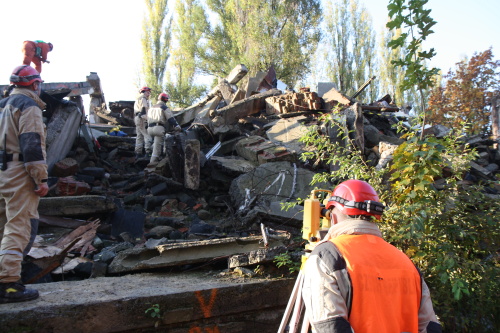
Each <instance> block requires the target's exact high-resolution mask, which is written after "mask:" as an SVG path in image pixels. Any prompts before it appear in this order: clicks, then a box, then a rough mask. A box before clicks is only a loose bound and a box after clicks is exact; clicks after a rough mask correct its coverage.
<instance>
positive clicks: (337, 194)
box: [302, 180, 441, 333]
mask: <svg viewBox="0 0 500 333" xmlns="http://www.w3.org/2000/svg"><path fill="white" fill-rule="evenodd" d="M326 209H332V210H331V212H330V218H331V225H332V226H331V228H330V229H329V231H328V234H327V235H326V237H325V238H324V239H323V241H322V242H320V243H318V245H316V247H315V248H314V250H313V251H312V252H311V254H310V256H309V258H308V259H307V261H306V262H305V265H304V269H303V273H304V282H303V286H302V287H303V289H302V297H303V300H304V303H305V306H306V315H307V316H308V319H309V322H310V323H311V326H312V328H313V332H316V333H326V332H328V333H331V332H346V333H347V332H349V333H350V332H353V331H354V332H363V333H371V332H377V333H380V332H382V333H385V332H387V333H392V332H412V333H417V332H427V333H437V332H441V325H440V324H439V322H438V320H437V318H436V314H435V313H434V309H433V307H432V301H431V296H430V292H429V288H428V287H427V285H426V284H425V281H424V279H423V278H422V275H421V274H420V272H419V270H418V269H417V268H416V267H415V265H414V264H413V262H412V261H411V260H410V259H409V258H408V257H407V256H406V255H405V254H404V253H403V252H401V251H400V250H398V249H397V248H396V247H394V246H392V245H391V244H389V243H387V242H386V241H385V240H384V239H383V238H382V233H381V232H380V230H379V228H378V226H377V224H376V223H374V221H373V220H372V219H373V218H376V219H379V218H380V217H381V215H382V213H383V211H384V206H383V205H382V204H381V203H380V202H379V198H378V195H377V193H376V192H375V190H374V189H373V188H372V187H371V186H370V185H369V184H368V183H366V182H364V181H361V180H347V181H345V182H343V183H341V184H340V185H338V186H337V187H336V188H335V189H334V191H333V193H332V195H331V197H330V199H329V201H328V203H327V205H326Z"/></svg>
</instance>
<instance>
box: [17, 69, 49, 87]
mask: <svg viewBox="0 0 500 333" xmlns="http://www.w3.org/2000/svg"><path fill="white" fill-rule="evenodd" d="M35 81H38V82H43V81H42V78H41V77H40V73H38V71H37V70H36V69H34V68H33V67H31V66H28V65H21V66H17V67H16V68H14V70H13V71H12V75H11V76H10V84H14V85H16V86H25V87H27V86H30V85H31V84H32V83H33V82H35Z"/></svg>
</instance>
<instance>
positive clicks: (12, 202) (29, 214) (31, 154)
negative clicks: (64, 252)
mask: <svg viewBox="0 0 500 333" xmlns="http://www.w3.org/2000/svg"><path fill="white" fill-rule="evenodd" d="M44 107H45V103H44V102H43V101H42V100H41V99H40V98H39V97H38V95H37V94H36V93H35V92H33V91H31V90H29V89H24V88H15V89H14V90H13V91H12V93H11V94H10V96H9V97H7V98H4V99H2V100H0V150H6V152H7V157H8V159H7V160H8V163H7V169H6V170H3V171H0V240H1V246H0V283H8V282H17V281H19V280H20V278H21V262H22V260H23V255H25V254H27V252H28V251H29V247H30V246H31V244H32V242H33V240H34V236H36V232H37V228H38V203H39V201H40V197H39V196H38V195H37V194H36V193H35V192H34V190H35V187H36V186H38V185H40V184H42V183H45V182H47V176H48V175H47V163H46V161H45V160H46V153H45V124H44V123H43V119H42V109H43V108H44Z"/></svg>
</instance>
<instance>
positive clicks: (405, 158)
mask: <svg viewBox="0 0 500 333" xmlns="http://www.w3.org/2000/svg"><path fill="white" fill-rule="evenodd" d="M338 117H339V114H338V112H334V113H333V115H328V116H324V117H323V119H322V121H324V123H323V122H321V123H320V124H319V125H317V126H315V127H314V128H311V129H310V131H309V133H308V135H306V136H305V137H304V138H303V139H302V141H303V142H305V143H307V144H308V145H311V147H315V149H313V150H311V151H309V152H307V153H305V154H304V155H303V156H302V158H303V159H304V160H305V161H309V162H310V163H312V164H315V163H316V162H317V161H321V163H324V164H325V168H326V167H327V166H328V165H334V166H335V168H333V169H334V170H335V171H331V172H330V171H327V172H323V173H319V174H318V175H317V176H316V177H315V181H325V180H333V181H334V182H336V183H338V182H340V181H343V180H345V179H352V178H355V179H364V180H366V181H368V182H369V183H370V184H371V185H372V186H373V187H374V188H375V189H376V190H377V192H378V193H379V197H380V198H381V201H382V202H383V203H384V204H385V205H386V206H387V208H388V209H387V210H386V212H385V213H384V215H383V219H382V221H380V222H379V226H380V228H381V230H382V232H383V234H384V238H385V239H386V240H387V241H389V242H390V243H392V244H393V245H395V246H396V247H398V248H399V249H401V250H402V251H404V252H405V253H406V254H407V255H408V256H409V257H410V258H411V260H412V261H413V262H414V263H415V264H416V265H417V266H418V267H419V268H420V269H421V271H422V273H423V276H424V278H425V280H426V282H427V284H428V285H429V288H430V289H431V297H432V300H433V303H434V306H435V311H436V313H437V315H438V316H439V319H440V321H441V323H442V324H443V326H444V328H445V331H447V332H496V331H498V329H499V322H498V318H500V312H499V308H498V306H497V295H498V294H499V291H500V281H499V279H498V276H500V263H499V257H498V254H497V253H496V251H497V250H498V248H499V243H500V230H499V228H498V220H499V215H500V214H499V212H500V202H499V200H498V199H495V198H491V197H489V196H488V194H487V193H486V192H485V190H484V188H485V187H488V186H492V185H493V184H488V183H482V184H480V186H476V185H466V183H464V182H463V181H462V179H463V176H464V175H465V174H466V173H467V172H469V170H470V162H471V161H473V160H474V159H476V158H477V157H478V155H477V153H476V152H475V151H474V150H472V149H470V148H469V147H467V145H465V144H464V143H463V142H462V140H461V137H460V135H461V133H464V132H465V131H466V128H465V127H464V126H462V127H459V128H456V130H455V131H454V132H451V133H450V134H449V135H448V136H447V137H445V138H442V139H438V138H435V137H425V138H419V137H418V135H417V133H413V132H407V133H405V134H403V137H404V138H405V142H404V143H403V144H401V145H400V146H399V148H397V149H396V151H395V152H394V155H393V162H392V164H391V165H390V167H389V168H386V169H381V170H376V168H375V167H373V166H371V165H370V164H369V163H367V161H364V159H363V156H362V155H361V154H360V153H359V151H358V150H356V149H355V148H354V147H355V144H354V142H353V141H352V139H351V138H350V137H349V133H348V132H347V131H346V130H345V129H344V131H343V132H342V131H338V133H339V134H338V135H337V136H333V137H332V136H331V130H327V129H328V128H329V127H339V128H341V127H342V126H341V124H342V122H340V121H337V120H336V119H338ZM403 128H404V127H402V126H401V127H400V129H403ZM328 136H330V139H328Z"/></svg>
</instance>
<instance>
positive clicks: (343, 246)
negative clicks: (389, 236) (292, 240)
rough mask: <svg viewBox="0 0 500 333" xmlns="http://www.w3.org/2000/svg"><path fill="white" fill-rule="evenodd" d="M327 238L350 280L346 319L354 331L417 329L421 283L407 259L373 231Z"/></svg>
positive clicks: (381, 332) (386, 332)
mask: <svg viewBox="0 0 500 333" xmlns="http://www.w3.org/2000/svg"><path fill="white" fill-rule="evenodd" d="M331 241H332V242H333V243H334V244H335V246H337V248H338V250H339V251H340V253H341V254H342V256H343V257H344V259H345V261H346V263H347V271H348V272H349V277H350V279H351V282H352V291H353V297H352V307H351V309H350V310H351V311H350V315H349V323H350V324H351V326H352V328H353V329H354V331H355V332H363V333H372V332H376V333H396V332H415V333H418V311H419V308H420V299H421V296H422V286H421V279H420V274H419V273H418V271H417V269H416V267H415V266H414V265H413V263H412V262H411V260H410V259H409V258H408V257H407V256H406V255H405V254H404V253H403V252H401V251H399V250H398V249H397V248H396V247H394V246H392V245H391V244H389V243H387V242H386V241H384V240H383V239H382V238H380V237H377V236H374V235H341V236H338V237H336V238H334V239H332V240H331Z"/></svg>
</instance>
